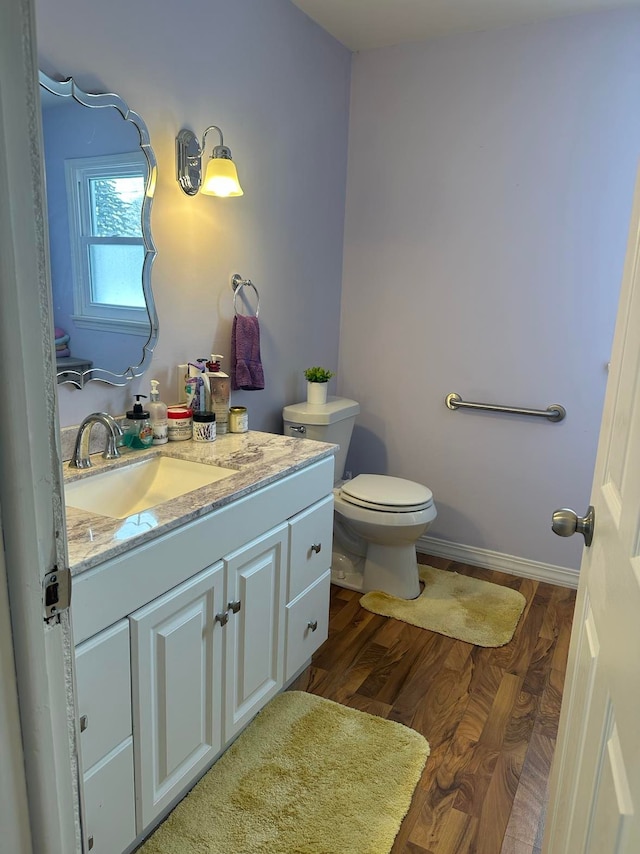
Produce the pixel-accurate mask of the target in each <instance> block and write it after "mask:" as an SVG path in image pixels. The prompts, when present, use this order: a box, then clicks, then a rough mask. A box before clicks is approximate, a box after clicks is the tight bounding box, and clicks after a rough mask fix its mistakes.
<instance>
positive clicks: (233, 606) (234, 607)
mask: <svg viewBox="0 0 640 854" xmlns="http://www.w3.org/2000/svg"><path fill="white" fill-rule="evenodd" d="M241 607H242V602H240V601H238V602H229V604H228V605H227V608H229V610H230V611H233V613H234V614H237V613H238V611H239V610H240V608H241Z"/></svg>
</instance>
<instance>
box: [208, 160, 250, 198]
mask: <svg viewBox="0 0 640 854" xmlns="http://www.w3.org/2000/svg"><path fill="white" fill-rule="evenodd" d="M200 192H201V193H204V194H205V195H206V196H243V195H244V191H243V189H242V187H241V186H240V181H239V180H238V171H237V169H236V164H235V163H234V162H233V160H230V159H229V158H226V157H211V158H210V160H209V162H208V163H207V171H206V172H205V176H204V181H203V182H202V186H201V187H200Z"/></svg>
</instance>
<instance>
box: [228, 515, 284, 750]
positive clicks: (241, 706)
mask: <svg viewBox="0 0 640 854" xmlns="http://www.w3.org/2000/svg"><path fill="white" fill-rule="evenodd" d="M287 534H288V530H287V525H286V524H284V525H280V526H279V527H278V528H275V529H274V530H273V531H270V532H269V533H267V534H265V535H264V536H262V537H259V538H258V539H257V540H253V541H252V542H251V543H249V544H248V545H247V546H245V547H244V548H242V549H239V550H238V551H237V552H234V553H233V554H231V555H228V557H227V558H225V564H226V566H227V591H228V596H227V600H228V604H229V609H230V610H229V623H228V624H227V626H226V632H227V636H226V669H225V678H226V686H225V695H226V707H225V733H224V734H225V741H228V740H229V739H230V738H233V736H234V735H235V734H236V733H237V732H238V731H239V730H240V729H241V728H242V727H243V726H244V725H245V724H247V723H248V722H249V721H250V720H251V718H252V717H253V716H254V715H255V714H256V712H257V711H259V709H260V708H261V707H262V706H263V705H264V704H265V703H266V702H267V701H268V700H270V699H271V697H273V696H275V694H277V692H278V691H279V689H280V688H281V687H282V685H283V683H284V606H285V596H286V590H285V588H286V566H287Z"/></svg>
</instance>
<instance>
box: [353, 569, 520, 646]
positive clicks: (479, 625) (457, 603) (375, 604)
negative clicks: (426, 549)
mask: <svg viewBox="0 0 640 854" xmlns="http://www.w3.org/2000/svg"><path fill="white" fill-rule="evenodd" d="M418 570H419V572H420V579H421V581H424V590H423V591H422V593H421V594H420V596H418V597H417V598H416V599H398V598H396V597H395V596H390V595H389V594H388V593H381V592H380V591H378V590H372V591H371V592H370V593H365V595H364V596H363V597H362V599H360V604H361V605H362V607H363V608H366V609H367V610H368V611H373V613H374V614H382V616H384V617H394V618H395V619H396V620H403V621H404V622H405V623H411V625H412V626H419V627H420V628H422V629H429V630H430V631H432V632H438V633H439V634H441V635H446V636H447V637H449V638H456V639H457V640H461V641H465V642H466V643H472V644H475V645H476V646H492V647H493V646H504V644H506V643H509V641H510V640H511V638H512V637H513V633H514V632H515V630H516V626H517V625H518V620H519V619H520V615H521V614H522V612H523V610H524V606H525V604H526V599H525V598H524V596H523V595H522V593H519V592H518V591H517V590H512V589H511V588H510V587H501V586H500V585H499V584H491V582H489V581H482V580H480V579H478V578H472V577H471V576H468V575H458V573H457V572H448V571H446V570H443V569H435V568H434V567H433V566H418Z"/></svg>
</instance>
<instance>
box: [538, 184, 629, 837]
mask: <svg viewBox="0 0 640 854" xmlns="http://www.w3.org/2000/svg"><path fill="white" fill-rule="evenodd" d="M576 381H580V379H579V378H577V379H576ZM591 504H592V505H593V507H594V508H595V526H594V536H593V543H592V545H591V547H590V548H585V550H584V555H583V560H582V567H581V570H580V584H579V589H578V599H577V603H576V612H575V617H574V624H573V633H572V638H571V647H570V651H569V667H568V672H567V681H566V684H565V694H564V703H563V707H562V714H561V719H560V730H559V735H558V745H557V750H556V755H555V759H554V766H553V771H552V777H551V792H550V801H549V814H548V817H547V826H546V833H545V840H544V847H543V851H544V854H570V852H571V854H573V852H580V854H583V852H584V854H587V852H588V854H638V852H639V851H640V177H639V179H638V183H637V185H636V193H635V201H634V209H633V214H632V219H631V230H630V236H629V244H628V248H627V258H626V263H625V271H624V277H623V282H622V292H621V296H620V305H619V308H618V321H617V325H616V332H615V337H614V345H613V354H612V361H611V373H610V376H609V383H608V386H607V396H606V400H605V406H604V413H603V420H602V427H601V431H600V441H599V445H598V455H597V460H596V468H595V474H594V481H593V489H592V493H591ZM580 509H582V508H580Z"/></svg>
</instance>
